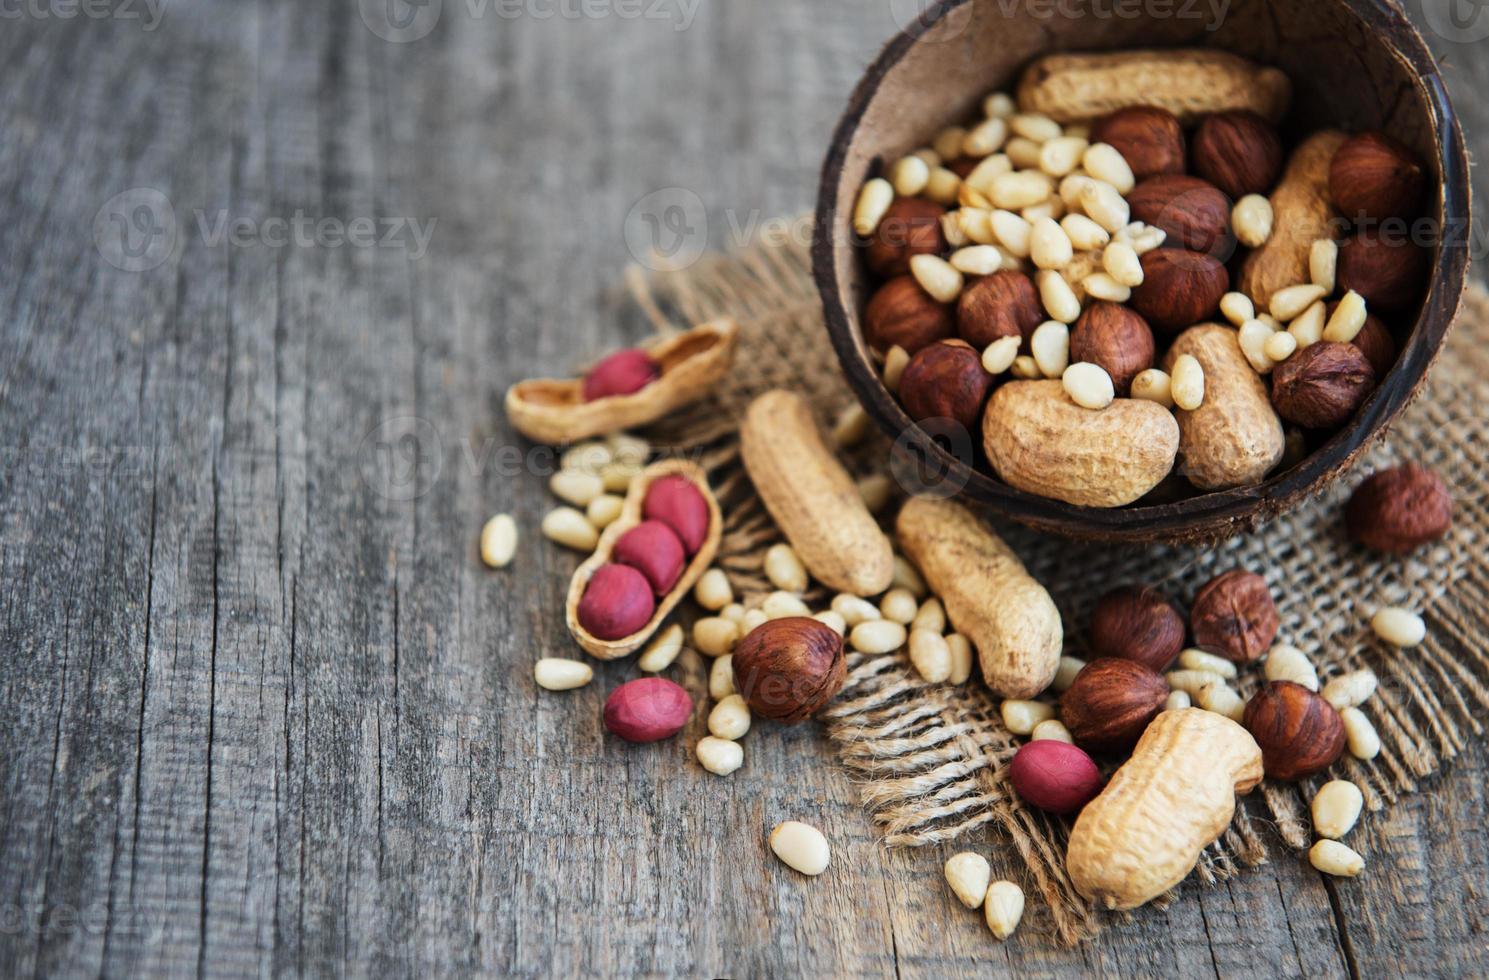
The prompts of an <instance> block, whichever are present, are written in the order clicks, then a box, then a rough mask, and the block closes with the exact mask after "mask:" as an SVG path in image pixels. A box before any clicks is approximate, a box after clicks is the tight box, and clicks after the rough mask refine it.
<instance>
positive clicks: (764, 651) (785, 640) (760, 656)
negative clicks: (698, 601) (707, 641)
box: [732, 616, 846, 723]
mask: <svg viewBox="0 0 1489 980" xmlns="http://www.w3.org/2000/svg"><path fill="white" fill-rule="evenodd" d="M732 663H733V666H734V689H735V690H736V691H738V692H739V694H740V696H741V697H743V698H744V699H745V702H746V703H747V704H749V706H750V711H752V712H753V713H754V714H756V715H758V716H760V717H762V718H770V719H772V720H774V721H784V722H788V723H790V722H798V721H801V720H803V719H805V718H809V717H811V716H812V715H814V714H816V713H817V711H818V710H820V709H821V708H822V707H823V706H824V705H826V704H827V702H829V701H831V700H832V699H833V696H834V695H836V694H837V693H838V689H839V688H841V687H842V686H843V675H844V673H845V671H846V666H845V663H844V660H843V638H842V637H841V636H840V635H838V632H837V630H835V629H833V628H832V627H831V626H828V625H827V624H826V623H822V622H818V621H817V620H815V619H812V618H810V617H808V616H788V617H786V618H784V619H773V620H771V621H770V622H767V623H762V624H761V625H759V626H757V627H755V628H754V629H753V630H751V631H750V632H749V633H748V634H746V635H745V637H744V638H743V639H741V640H740V641H739V643H738V644H736V645H735V647H734V660H733V661H732Z"/></svg>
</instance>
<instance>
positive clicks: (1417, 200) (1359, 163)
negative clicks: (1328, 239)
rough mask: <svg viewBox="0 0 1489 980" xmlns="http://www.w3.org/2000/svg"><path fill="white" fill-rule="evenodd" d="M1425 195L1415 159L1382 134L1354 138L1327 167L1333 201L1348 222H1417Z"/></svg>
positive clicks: (1424, 183)
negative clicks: (1390, 220) (1388, 220)
mask: <svg viewBox="0 0 1489 980" xmlns="http://www.w3.org/2000/svg"><path fill="white" fill-rule="evenodd" d="M1426 193H1427V174H1426V171H1424V170H1423V169H1422V164H1421V162H1420V161H1418V159H1417V156H1416V154H1414V153H1413V152H1412V151H1411V150H1408V149H1407V148H1406V147H1405V146H1404V145H1402V144H1401V143H1400V142H1398V141H1396V140H1394V139H1392V138H1391V137H1389V136H1387V135H1386V134H1384V133H1375V132H1372V133H1360V134H1358V135H1356V136H1351V137H1350V138H1349V139H1348V140H1346V141H1345V142H1344V145H1343V146H1341V147H1339V149H1338V150H1337V151H1335V153H1334V159H1333V161H1332V162H1331V163H1330V164H1329V197H1330V199H1331V200H1332V201H1333V202H1334V208H1335V209H1336V210H1337V211H1338V212H1339V213H1340V214H1341V215H1343V216H1344V217H1345V218H1346V219H1348V220H1350V221H1360V220H1368V221H1385V220H1386V219H1387V218H1413V217H1415V216H1416V215H1417V214H1419V213H1420V211H1421V208H1422V201H1423V199H1424V198H1425V196H1426Z"/></svg>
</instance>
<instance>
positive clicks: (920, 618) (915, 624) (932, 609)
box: [910, 596, 946, 633]
mask: <svg viewBox="0 0 1489 980" xmlns="http://www.w3.org/2000/svg"><path fill="white" fill-rule="evenodd" d="M910 629H911V631H912V632H913V631H914V630H931V631H933V632H935V633H945V632H946V608H945V607H944V606H942V605H941V600H940V599H937V598H936V597H935V596H931V597H930V598H929V599H927V600H926V601H925V602H923V603H921V604H920V608H919V609H918V610H916V612H915V618H914V619H912V620H910Z"/></svg>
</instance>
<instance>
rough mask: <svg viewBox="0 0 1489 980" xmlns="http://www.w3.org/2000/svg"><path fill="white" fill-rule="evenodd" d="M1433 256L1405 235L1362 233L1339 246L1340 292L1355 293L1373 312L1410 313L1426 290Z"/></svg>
mask: <svg viewBox="0 0 1489 980" xmlns="http://www.w3.org/2000/svg"><path fill="white" fill-rule="evenodd" d="M1431 271H1432V254H1431V253H1430V252H1428V251H1427V250H1426V249H1425V248H1423V247H1422V246H1421V245H1418V244H1417V243H1415V242H1413V241H1411V240H1410V238H1409V236H1408V235H1407V234H1406V233H1405V232H1404V231H1400V230H1398V231H1393V232H1392V233H1391V234H1390V235H1382V234H1381V233H1380V232H1379V231H1375V230H1371V231H1365V232H1361V233H1360V234H1358V235H1355V236H1354V237H1353V238H1347V239H1345V240H1344V241H1343V242H1341V243H1340V245H1339V272H1338V277H1339V289H1340V291H1341V292H1343V291H1345V290H1350V289H1353V290H1354V291H1355V292H1357V293H1359V294H1360V295H1361V296H1363V297H1365V303H1366V305H1367V306H1369V307H1370V308H1371V309H1372V310H1375V311H1377V312H1385V313H1400V312H1403V311H1405V310H1409V309H1410V308H1411V307H1412V306H1414V305H1415V304H1416V303H1417V301H1418V300H1420V299H1421V297H1422V295H1423V293H1425V292H1426V289H1427V277H1428V275H1429V274H1430V273H1431Z"/></svg>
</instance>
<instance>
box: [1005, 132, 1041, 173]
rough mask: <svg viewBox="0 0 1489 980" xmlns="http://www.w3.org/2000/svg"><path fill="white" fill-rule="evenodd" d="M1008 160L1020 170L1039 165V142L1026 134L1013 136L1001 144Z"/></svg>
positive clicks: (1030, 168)
mask: <svg viewBox="0 0 1489 980" xmlns="http://www.w3.org/2000/svg"><path fill="white" fill-rule="evenodd" d="M1003 152H1004V154H1005V155H1007V157H1008V159H1009V161H1010V162H1011V163H1012V164H1013V165H1014V166H1015V167H1017V168H1018V169H1020V170H1032V169H1035V168H1037V167H1038V166H1039V144H1038V143H1036V142H1035V141H1034V140H1031V139H1029V138H1028V137H1026V136H1015V137H1014V138H1013V139H1011V140H1009V141H1008V142H1007V143H1005V144H1004V145H1003Z"/></svg>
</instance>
